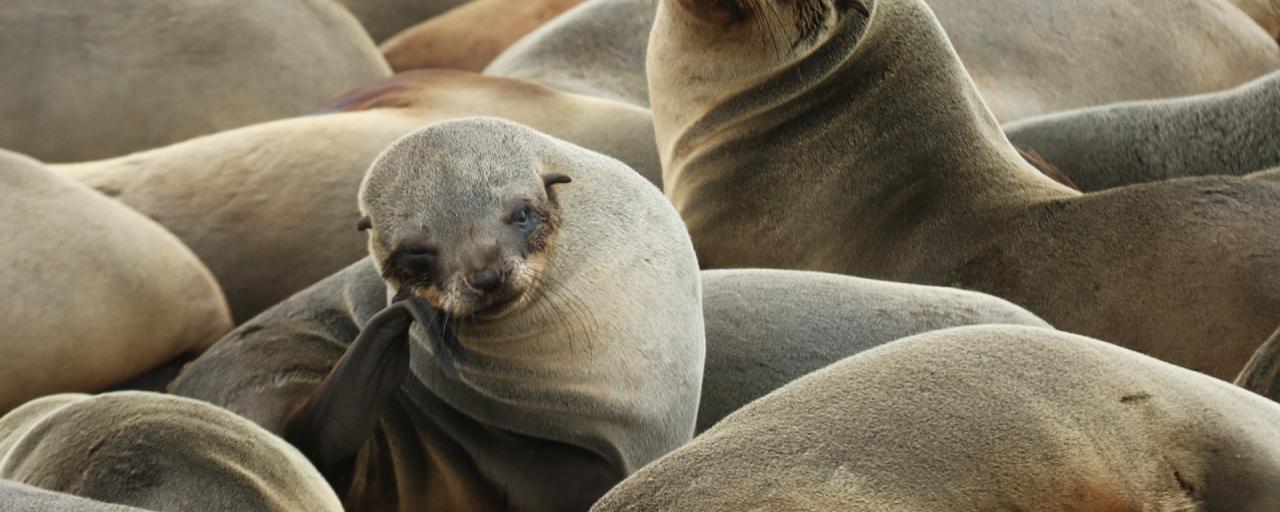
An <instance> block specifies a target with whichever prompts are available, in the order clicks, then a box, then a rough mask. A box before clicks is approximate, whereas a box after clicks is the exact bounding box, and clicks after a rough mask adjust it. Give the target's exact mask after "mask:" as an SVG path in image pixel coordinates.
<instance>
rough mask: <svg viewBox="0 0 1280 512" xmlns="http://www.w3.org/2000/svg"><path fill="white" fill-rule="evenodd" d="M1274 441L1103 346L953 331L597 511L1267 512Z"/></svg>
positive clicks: (845, 366) (1178, 377)
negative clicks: (996, 511)
mask: <svg viewBox="0 0 1280 512" xmlns="http://www.w3.org/2000/svg"><path fill="white" fill-rule="evenodd" d="M889 1H893V0H879V2H878V3H884V2H889ZM1277 425H1280V405H1278V404H1275V403H1273V402H1271V401H1269V400H1266V399H1264V398H1262V397H1260V396H1258V395H1255V394H1253V393H1249V392H1247V391H1244V390H1242V389H1239V388H1237V387H1235V386H1232V385H1230V384H1228V383H1226V382H1223V381H1221V380H1218V379H1215V378H1212V377H1208V376H1205V375H1201V374H1198V373H1195V372H1192V371H1188V370H1186V369H1183V368H1178V367H1175V366H1173V365H1169V364H1166V363H1163V362H1161V361H1158V360H1156V359H1152V358H1150V357H1147V356H1144V355H1142V354H1138V353H1136V352H1132V351H1129V350H1125V349H1123V348H1120V347H1116V346H1115V345H1111V344H1109V343H1103V342H1101V341H1097V340H1093V339H1089V338H1085V337H1082V336H1077V335H1073V334H1068V333H1063V332H1059V331H1053V330H1048V329H1041V328H1034V327H1022V326H970V327H956V328H952V329H946V330H940V331H933V332H929V333H924V334H919V335H916V336H912V337H909V338H904V339H901V340H898V341H895V342H893V343H889V344H887V345H883V346H880V347H878V348H874V349H871V350H868V351H866V352H863V353H861V354H858V355H856V356H853V357H850V358H848V359H845V360H843V361H840V362H838V363H836V364H834V365H831V366H829V367H827V368H824V369H822V370H820V371H817V372H814V373H812V374H810V375H808V376H806V377H804V378H802V379H800V380H797V381H795V382H793V383H791V384H789V385H787V386H786V387H783V388H782V389H779V390H778V391H775V392H773V393H771V394H769V395H767V396H765V397H764V398H761V399H760V400H757V401H755V402H753V403H751V404H750V405H748V406H747V407H744V408H743V409H742V410H740V411H738V412H736V413H734V414H732V415H730V416H729V417H727V418H725V419H724V421H721V422H720V423H719V424H717V425H716V426H715V427H713V428H712V429H711V430H708V431H707V432H704V433H703V434H701V435H699V436H698V437H697V438H695V439H694V440H693V441H692V442H690V443H689V444H688V445H685V446H684V447H682V448H681V449H679V450H677V451H675V452H673V453H671V454H669V455H667V456H666V457H663V458H662V459H659V460H658V461H657V462H654V463H652V464H650V465H648V466H646V467H645V468H644V469H642V470H640V471H639V472H638V473H636V474H635V475H632V476H631V477H630V478H628V479H627V480H626V481H624V482H622V483H621V484H619V485H618V486H617V487H615V488H614V489H613V490H612V491H610V493H609V494H608V495H607V496H605V497H604V498H603V499H601V500H600V502H599V503H597V504H596V505H595V507H594V508H593V509H592V510H595V511H597V512H613V511H621V510H635V511H646V512H659V511H675V510H698V511H730V510H732V511H737V510H847V511H876V512H917V511H922V510H951V511H957V512H978V511H989V510H1039V511H1062V512H1066V511H1076V510H1231V511H1252V512H1264V511H1271V510H1276V509H1277V508H1278V507H1280V486H1277V485H1276V482H1277V481H1280V445H1277V443H1276V435H1277V434H1276V431H1277Z"/></svg>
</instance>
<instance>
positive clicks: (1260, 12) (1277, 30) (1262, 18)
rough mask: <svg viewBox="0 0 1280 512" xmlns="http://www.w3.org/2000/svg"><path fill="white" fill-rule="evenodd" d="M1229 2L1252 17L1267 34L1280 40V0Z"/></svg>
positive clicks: (1236, 0) (1235, 0) (1240, 0)
mask: <svg viewBox="0 0 1280 512" xmlns="http://www.w3.org/2000/svg"><path fill="white" fill-rule="evenodd" d="M1231 4H1232V5H1235V6H1236V8H1238V9H1240V10H1241V11H1244V13H1245V14H1247V15H1249V17H1250V18H1253V21H1255V22H1257V23H1258V26H1260V27H1262V30H1263V31H1265V32H1266V33H1267V35H1269V36H1271V37H1272V38H1275V39H1277V40H1280V1H1278V0H1231Z"/></svg>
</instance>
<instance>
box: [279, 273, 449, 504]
mask: <svg viewBox="0 0 1280 512" xmlns="http://www.w3.org/2000/svg"><path fill="white" fill-rule="evenodd" d="M406 297H408V294H407V293H406V292H405V291H404V290H401V292H400V293H397V294H396V297H395V300H394V301H393V302H392V304H391V305H389V306H387V308H386V309H384V310H382V311H381V312H379V313H378V314H376V315H374V316H373V318H370V319H369V322H368V323H367V324H366V325H365V327H364V329H362V330H361V331H360V334H359V335H358V336H356V339H355V341H354V342H352V343H351V347H350V348H348V349H347V353H346V354H344V355H343V356H342V359H340V360H338V364H337V365H335V366H334V368H333V370H332V371H331V372H329V375H328V376H326V377H325V379H324V381H323V382H321V383H320V386H319V387H317V388H316V391H315V392H314V393H312V394H311V396H310V398H308V399H307V400H306V401H305V402H303V404H302V405H301V406H300V407H298V409H297V410H295V411H294V413H293V414H292V415H290V417H289V420H288V421H287V422H286V424H285V429H284V438H285V439H286V440H287V441H289V442H290V443H291V444H293V445H294V446H295V447H297V448H298V450H300V451H301V452H302V453H303V454H304V455H306V456H307V458H308V459H310V460H311V462H312V464H315V466H316V468H317V469H319V470H320V473H321V474H323V475H324V476H325V478H326V479H328V480H329V483H330V484H331V485H333V486H334V488H335V489H336V490H340V489H343V488H344V486H343V485H341V482H342V481H344V480H345V479H346V478H347V476H348V475H349V474H350V470H351V464H352V461H353V459H354V457H355V455H356V453H357V452H358V451H359V450H360V447H361V446H363V445H364V443H365V442H366V441H367V440H368V439H369V437H370V436H371V435H372V434H373V429H374V427H375V426H376V425H377V423H378V419H379V418H380V417H381V416H382V412H383V411H384V410H385V409H386V407H387V405H388V404H389V403H390V402H391V399H392V397H394V396H395V393H396V391H397V390H399V389H400V385H401V383H402V382H404V379H405V378H407V377H408V376H409V327H410V326H411V325H412V323H413V322H415V321H416V322H418V323H421V324H423V325H429V323H430V322H432V321H433V319H431V318H428V315H427V313H426V311H425V308H424V307H423V306H422V304H421V303H420V302H418V300H417V299H416V298H412V297H408V298H406Z"/></svg>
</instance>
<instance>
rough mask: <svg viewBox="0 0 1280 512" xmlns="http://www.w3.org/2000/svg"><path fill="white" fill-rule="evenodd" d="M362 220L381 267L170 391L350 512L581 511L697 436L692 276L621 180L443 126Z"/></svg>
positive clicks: (230, 348) (302, 298)
mask: <svg viewBox="0 0 1280 512" xmlns="http://www.w3.org/2000/svg"><path fill="white" fill-rule="evenodd" d="M360 209H361V211H362V212H363V213H364V214H365V215H366V217H365V218H364V219H362V220H361V222H360V223H359V224H360V225H361V226H362V227H364V228H366V229H367V230H368V231H369V232H370V238H369V248H370V252H371V253H372V258H371V260H363V261H361V262H359V263H357V264H355V265H354V266H352V267H349V268H348V269H346V270H344V271H343V272H340V273H338V274H336V275H334V276H333V277H331V278H330V279H327V280H325V281H321V282H320V283H318V284H316V285H315V286H314V287H312V288H310V289H308V290H305V291H303V292H301V293H300V294H298V295H297V296H295V297H293V298H292V299H290V300H288V301H285V302H284V303H281V304H280V305H279V306H277V307H275V308H272V309H270V310H268V311H267V312H265V313H263V314H262V315H260V316H259V317H257V318H255V319H254V320H252V321H250V322H248V323H246V324H245V325H243V326H241V328H240V329H238V330H237V331H235V332H233V333H232V334H230V335H228V336H227V337H226V338H224V339H223V340H222V341H221V342H219V343H218V344H217V345H215V346H214V347H213V348H212V349H211V350H210V351H209V352H207V353H206V354H205V355H203V356H202V357H201V358H199V359H197V360H196V361H195V362H193V363H191V364H190V365H188V366H187V367H186V368H185V369H184V371H183V373H182V375H180V376H179V377H178V379H177V380H176V381H174V383H173V386H172V387H171V390H172V391H173V392H175V393H177V394H181V395H185V396H191V397H194V398H199V399H203V400H207V401H210V402H212V403H215V404H218V405H221V406H223V407H227V408H228V409H230V410H232V411H235V412H237V413H239V414H242V415H244V416H245V417H248V418H250V419H251V420H253V421H256V422H258V423H259V424H261V425H263V426H264V427H266V428H267V429H269V430H271V431H273V432H277V433H283V434H284V435H285V436H286V438H287V439H289V440H290V441H291V442H293V443H295V445H297V446H299V447H300V448H301V449H302V451H303V452H304V453H306V454H307V455H308V457H310V458H311V459H312V460H313V461H314V462H316V464H317V466H318V467H319V468H320V469H321V471H322V472H324V473H325V474H326V475H328V476H329V478H330V481H331V482H334V484H335V487H336V488H337V489H339V493H340V494H342V495H344V500H345V504H346V505H347V507H348V508H349V509H350V510H386V509H392V508H399V509H404V510H460V509H478V508H479V509H486V508H510V509H518V510H572V509H584V508H586V507H587V506H588V505H589V504H590V503H592V502H593V501H594V500H595V499H596V498H597V497H599V496H600V495H601V494H603V493H604V491H606V490H607V489H608V488H609V487H610V486H612V485H613V484H614V483H616V482H617V481H618V480H620V479H621V478H622V477H624V476H625V475H627V474H629V473H631V472H632V471H635V470H636V469H637V468H639V467H640V466H642V465H644V464H645V463H647V462H649V461H650V460H653V459H655V458H657V457H658V456H660V455H662V454H663V453H665V452H667V451H669V450H671V449H674V448H675V447H677V446H679V445H681V444H682V443H684V442H686V441H688V439H689V438H690V437H691V435H692V434H693V431H694V421H695V415H696V409H697V403H698V393H699V386H700V382H701V379H702V366H703V353H704V345H703V338H704V327H703V322H702V310H701V301H700V295H701V291H700V285H699V280H698V270H697V265H696V258H695V256H694V253H693V248H692V245H691V244H690V242H689V240H688V235H687V233H685V231H684V228H683V226H682V224H681V222H680V219H679V217H678V216H677V215H676V213H675V211H674V210H673V209H672V208H671V206H670V204H669V203H668V202H667V201H666V200H664V199H663V198H662V195H661V193H660V192H659V191H658V190H657V189H656V188H654V187H653V186H652V185H651V184H649V183H647V182H645V181H644V180H643V179H641V178H640V177H639V176H637V175H636V174H635V173H634V172H631V171H630V170H628V169H626V167H625V166H624V165H622V164H621V163H619V162H617V161H615V160H612V159H609V158H607V157H603V156H600V155H598V154H594V153H591V152H589V151H586V150H583V149H581V148H578V147H576V146H573V145H571V144H568V143H565V142H560V141H558V140H555V139H552V138H551V137H548V136H546V135H542V134H540V133H538V132H535V131H533V130H531V129H529V128H525V127H521V126H519V125H515V124H512V123H509V122H505V121H499V120H495V119H468V120H462V121H450V122H446V123H441V124H437V125H433V126H430V127H427V128H424V129H422V130H419V131H417V132H414V133H412V134H410V135H407V136H405V137H404V138H402V139H400V140H398V141H397V142H396V143H394V144H393V145H392V146H391V147H389V148H388V149H387V150H386V151H385V152H383V153H382V155H380V156H379V157H378V159H377V161H376V162H375V163H374V164H373V166H372V168H371V169H370V171H369V173H368V175H367V176H366V178H365V181H364V183H363V184H362V187H361V191H360ZM406 297H408V298H406ZM388 304H390V306H388ZM411 322H412V323H417V324H418V325H419V326H422V327H420V328H411V325H412V323H411ZM361 329H363V330H361ZM357 333H358V334H357ZM352 337H354V338H355V341H354V342H350V345H349V346H348V340H351V339H352ZM406 338H407V339H406ZM344 352H345V354H344ZM402 377H403V381H402V382H399V383H397V382H396V381H397V380H400V379H401V378H402ZM382 403H386V406H385V407H383V406H381V405H380V404H382ZM353 457H354V458H353Z"/></svg>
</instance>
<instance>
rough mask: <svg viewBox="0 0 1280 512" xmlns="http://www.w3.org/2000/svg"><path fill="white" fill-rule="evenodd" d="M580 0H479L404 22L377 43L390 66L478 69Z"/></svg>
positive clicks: (480, 69) (477, 70)
mask: <svg viewBox="0 0 1280 512" xmlns="http://www.w3.org/2000/svg"><path fill="white" fill-rule="evenodd" d="M581 2H582V0H535V1H529V0H479V1H476V2H471V3H469V4H467V5H463V6H459V7H458V8H456V9H453V10H451V11H449V12H447V13H445V14H444V15H442V16H437V17H435V18H431V19H429V20H426V21H423V22H422V23H419V24H417V25H414V26H412V27H409V28H407V29H405V30H404V31H402V32H400V33H398V34H396V35H395V36H394V37H392V38H390V39H388V40H387V41H386V42H384V43H382V44H381V45H379V48H380V49H381V50H382V55H383V56H385V57H386V58H387V63H388V64H390V65H391V69H393V70H395V71H397V72H399V71H407V70H410V69H430V68H447V69H462V70H466V71H475V72H480V71H483V70H484V68H485V66H487V65H488V64H489V62H490V61H492V60H493V58H494V57H497V56H498V54H500V53H502V51H503V50H505V49H507V47H508V46H511V43H514V42H516V41H517V40H518V39H520V38H521V37H522V36H524V35H525V34H528V33H529V32H530V31H531V30H534V29H536V28H538V27H539V26H541V25H542V24H543V23H546V22H547V21H548V20H550V19H552V18H555V17H556V16H559V15H560V13H562V12H564V11H565V10H566V9H569V8H571V7H573V6H575V5H578V4H579V3H581Z"/></svg>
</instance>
